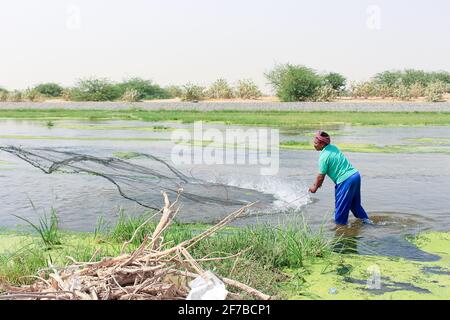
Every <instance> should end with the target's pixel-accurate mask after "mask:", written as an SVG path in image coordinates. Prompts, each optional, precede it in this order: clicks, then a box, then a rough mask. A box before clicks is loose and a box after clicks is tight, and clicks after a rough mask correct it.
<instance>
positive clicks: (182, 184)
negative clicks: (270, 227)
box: [0, 146, 258, 210]
mask: <svg viewBox="0 0 450 320" xmlns="http://www.w3.org/2000/svg"><path fill="white" fill-rule="evenodd" d="M0 150H1V151H4V152H8V153H10V154H13V155H15V156H17V157H19V158H20V159H22V160H24V161H26V162H28V163H30V164H31V165H33V166H34V167H36V168H38V169H40V170H42V171H43V172H45V173H46V174H52V173H56V172H58V173H76V174H88V175H94V176H98V177H99V178H103V179H106V180H107V181H109V182H110V183H112V184H113V185H114V186H115V187H116V188H117V190H118V192H119V194H120V195H121V196H122V197H124V198H126V199H128V200H130V201H134V202H135V203H137V204H139V205H140V206H143V207H145V208H149V209H154V210H159V209H160V208H161V191H165V192H166V193H167V194H168V195H169V197H176V196H177V194H178V193H180V198H181V200H182V203H183V204H185V205H187V206H189V204H202V205H208V206H209V205H215V206H221V207H224V206H225V207H233V206H243V205H246V204H248V203H249V202H255V201H258V193H255V192H252V193H249V192H247V191H248V190H247V189H243V188H239V187H234V186H229V185H225V184H219V183H210V182H207V181H204V180H201V179H197V178H195V177H192V176H188V175H186V174H184V173H182V172H181V171H179V170H177V169H176V168H174V167H173V166H171V165H169V164H168V163H167V162H166V161H164V160H162V159H160V158H158V157H155V156H153V155H150V154H146V153H140V154H137V156H139V158H140V159H143V160H142V161H140V162H141V164H136V163H131V162H129V161H125V160H122V159H118V158H115V157H98V156H92V155H87V154H79V153H75V152H70V151H66V150H64V151H63V150H57V149H55V148H27V149H24V148H19V147H15V146H0ZM180 191H181V192H180Z"/></svg>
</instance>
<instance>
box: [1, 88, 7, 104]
mask: <svg viewBox="0 0 450 320" xmlns="http://www.w3.org/2000/svg"><path fill="white" fill-rule="evenodd" d="M5 101H8V90H6V89H4V88H2V87H0V102H5Z"/></svg>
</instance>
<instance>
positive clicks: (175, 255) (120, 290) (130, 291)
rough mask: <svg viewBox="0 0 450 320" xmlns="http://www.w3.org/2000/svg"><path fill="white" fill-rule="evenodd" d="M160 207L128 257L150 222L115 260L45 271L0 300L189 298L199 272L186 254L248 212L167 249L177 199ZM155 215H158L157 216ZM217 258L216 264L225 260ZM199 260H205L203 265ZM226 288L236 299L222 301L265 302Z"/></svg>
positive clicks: (244, 289) (238, 286)
mask: <svg viewBox="0 0 450 320" xmlns="http://www.w3.org/2000/svg"><path fill="white" fill-rule="evenodd" d="M162 194H163V198H164V207H163V209H161V211H162V217H161V219H160V221H159V223H158V225H157V227H156V228H155V230H154V232H153V234H152V236H151V237H150V238H149V237H145V238H144V241H143V242H142V244H141V245H140V246H139V247H138V248H137V249H136V250H134V251H133V252H132V253H130V254H126V253H124V249H125V247H126V246H127V245H128V244H130V243H131V242H132V241H133V238H134V237H135V235H136V234H137V232H138V231H139V229H140V228H141V227H142V226H144V225H145V224H146V223H148V222H149V221H150V219H151V218H149V219H148V220H147V221H146V222H144V224H143V225H141V226H140V227H139V228H138V229H137V230H136V231H135V233H134V235H133V237H132V238H131V239H130V240H129V241H127V242H125V243H124V245H123V246H122V250H121V254H120V255H119V256H117V257H113V258H104V259H102V260H101V261H99V262H76V261H75V260H74V259H72V260H73V264H71V265H70V266H67V267H63V268H56V267H54V266H52V265H50V268H51V270H52V273H50V274H49V276H48V278H47V279H44V275H43V274H42V275H40V276H37V278H38V280H37V281H36V282H35V283H33V284H32V285H27V286H21V287H12V286H5V285H4V286H3V290H4V291H6V292H5V293H3V294H1V295H0V299H3V300H4V299H32V300H54V299H58V300H162V299H171V300H178V299H185V298H186V297H187V295H188V293H189V290H190V289H189V288H188V286H187V283H188V282H189V281H190V280H192V279H193V278H196V277H198V276H200V275H201V276H203V274H204V272H205V271H204V270H203V269H202V268H201V267H200V265H199V262H200V261H202V260H197V261H196V260H194V258H193V257H192V256H191V255H190V254H189V252H188V249H189V248H190V247H192V246H193V245H195V244H196V243H198V242H199V241H201V240H202V239H204V238H206V237H209V236H211V235H212V234H213V233H215V232H216V231H218V230H220V229H222V228H223V227H224V226H226V225H227V224H228V223H230V222H231V221H233V220H234V219H236V218H238V217H239V216H241V215H242V214H243V213H244V212H245V210H246V209H247V208H248V207H249V206H251V204H250V205H247V206H244V207H242V208H240V209H239V210H237V211H235V212H233V213H231V214H229V215H228V216H227V217H225V218H224V219H223V220H222V221H220V222H219V223H217V224H216V225H214V226H212V227H211V228H209V229H208V230H206V231H205V232H203V233H201V234H199V235H197V236H195V237H193V238H192V239H190V240H187V241H184V242H182V243H180V244H178V245H176V246H173V247H171V248H167V246H166V245H165V244H164V243H163V237H162V235H163V233H164V231H165V230H166V229H167V227H168V226H169V225H170V223H171V222H172V221H173V218H174V217H175V215H176V214H177V213H178V211H179V206H178V205H177V202H178V198H177V199H176V200H175V201H174V202H173V203H172V204H170V202H169V199H168V197H167V194H166V193H164V192H163V193H162ZM161 211H160V212H159V213H161ZM226 258H230V257H225V258H217V259H226ZM204 260H211V258H210V259H204ZM219 278H220V279H221V280H222V281H223V282H224V284H225V285H226V286H227V287H228V288H234V289H235V290H233V291H237V292H240V293H229V294H228V297H227V299H239V298H241V297H242V293H244V294H246V295H250V296H253V297H254V298H256V299H262V300H268V299H270V296H268V295H266V294H263V293H261V292H259V291H258V290H255V289H253V288H250V287H249V286H247V285H245V284H243V283H240V282H238V281H234V280H231V279H227V278H221V277H219Z"/></svg>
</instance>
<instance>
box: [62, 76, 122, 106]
mask: <svg viewBox="0 0 450 320" xmlns="http://www.w3.org/2000/svg"><path fill="white" fill-rule="evenodd" d="M67 93H68V95H69V99H70V100H73V101H112V100H115V99H117V98H119V97H120V96H121V94H120V93H121V90H120V89H119V88H118V87H117V86H116V85H114V84H113V83H112V82H110V81H109V80H108V79H106V78H99V79H96V78H86V79H81V80H79V81H78V82H77V84H76V86H75V87H74V88H72V89H70V90H68V91H67Z"/></svg>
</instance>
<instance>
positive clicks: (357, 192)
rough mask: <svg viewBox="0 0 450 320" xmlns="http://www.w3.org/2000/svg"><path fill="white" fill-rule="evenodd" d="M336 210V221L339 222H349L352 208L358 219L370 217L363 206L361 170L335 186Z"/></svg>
mask: <svg viewBox="0 0 450 320" xmlns="http://www.w3.org/2000/svg"><path fill="white" fill-rule="evenodd" d="M335 197H336V211H335V212H334V221H335V222H336V223H337V224H347V222H348V214H349V211H350V210H351V211H352V213H353V215H354V216H355V217H356V218H358V219H369V217H368V216H367V213H366V211H364V208H363V207H362V206H361V176H360V175H359V172H356V173H355V174H354V175H352V176H350V177H349V178H347V180H345V181H343V182H341V183H339V184H337V185H336V187H335Z"/></svg>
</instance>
